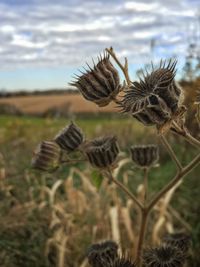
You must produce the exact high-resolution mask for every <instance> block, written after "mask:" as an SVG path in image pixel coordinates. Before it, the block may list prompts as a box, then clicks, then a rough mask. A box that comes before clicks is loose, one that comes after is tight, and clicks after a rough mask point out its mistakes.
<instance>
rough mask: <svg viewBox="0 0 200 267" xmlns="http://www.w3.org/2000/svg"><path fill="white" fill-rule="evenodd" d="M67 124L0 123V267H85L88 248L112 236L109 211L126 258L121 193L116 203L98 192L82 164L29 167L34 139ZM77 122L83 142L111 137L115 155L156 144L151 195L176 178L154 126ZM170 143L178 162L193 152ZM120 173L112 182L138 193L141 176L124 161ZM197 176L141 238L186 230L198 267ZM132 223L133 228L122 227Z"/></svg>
mask: <svg viewBox="0 0 200 267" xmlns="http://www.w3.org/2000/svg"><path fill="white" fill-rule="evenodd" d="M68 123H69V121H67V120H66V119H59V120H56V119H42V118H35V117H28V116H25V117H15V116H1V117H0V148H1V149H0V153H1V154H0V156H1V157H0V198H1V202H0V206H1V222H0V229H1V230H0V266H4V267H18V266H19V267H25V266H26V267H32V266H38V267H45V266H58V267H63V266H71V267H75V266H86V262H85V256H84V255H85V252H86V250H87V247H88V246H89V245H90V244H91V243H92V242H94V241H96V240H99V239H106V238H111V237H113V234H112V230H113V229H112V227H114V226H113V224H114V225H115V223H116V221H113V220H112V216H111V214H113V212H116V210H115V208H116V207H117V210H119V213H118V216H119V218H118V226H120V228H119V229H118V230H119V235H120V240H121V241H120V242H121V246H122V249H126V250H127V251H129V253H131V251H132V248H133V247H134V235H135V233H136V232H137V229H136V228H137V227H136V226H135V224H134V221H135V215H134V214H135V213H134V212H133V210H132V209H131V210H130V207H129V205H128V202H127V200H126V197H125V196H124V195H123V194H122V193H121V192H118V193H119V195H120V196H121V197H120V198H118V197H117V195H116V189H114V188H113V186H110V185H109V184H107V182H106V181H104V182H103V183H102V185H101V186H100V187H99V181H98V179H97V177H98V174H97V173H95V172H94V170H93V169H92V168H91V167H90V166H89V165H88V164H87V163H79V164H74V165H73V166H68V165H65V166H63V167H62V168H60V169H59V170H57V171H56V172H55V173H52V174H45V173H41V172H37V171H34V170H32V169H31V166H30V162H31V158H32V153H33V150H34V149H35V147H36V145H37V144H38V143H39V142H40V141H41V140H49V139H52V138H53V137H54V136H55V134H56V133H57V132H58V131H59V130H60V129H61V128H63V127H64V126H65V125H66V124H68ZM76 123H77V124H78V125H79V126H80V127H81V128H82V129H83V131H84V133H85V135H86V138H87V139H90V138H93V137H95V136H99V135H102V134H103V135H104V134H112V133H115V134H116V133H117V136H118V139H119V144H120V149H121V150H122V151H124V153H122V155H121V157H124V156H125V155H126V156H128V153H129V152H128V147H130V145H132V144H141V143H146V144H148V143H158V145H159V148H160V154H161V156H160V165H161V167H158V168H155V169H153V170H152V172H151V173H150V177H149V184H150V191H149V196H150V197H151V196H152V195H153V194H154V193H155V192H156V191H158V189H159V188H161V187H162V186H163V185H164V184H165V183H166V181H169V180H170V178H171V177H172V176H173V173H175V166H174V163H172V162H171V161H170V158H169V155H168V154H167V152H166V151H165V149H164V148H163V147H162V145H161V144H160V142H158V141H157V140H158V139H157V138H156V134H155V133H156V132H155V129H154V128H148V130H147V128H145V127H144V126H143V125H141V124H139V123H137V122H136V121H135V120H133V119H131V118H127V117H126V116H110V117H108V116H106V115H105V116H101V117H99V118H98V117H95V118H93V117H92V116H91V117H90V118H89V117H87V118H79V116H76ZM169 141H170V143H172V144H173V148H174V149H175V151H176V153H177V154H178V157H179V159H180V160H181V162H182V163H183V164H186V163H187V162H188V161H189V160H190V159H191V158H192V157H193V156H194V155H195V154H197V151H196V149H193V148H191V147H190V146H188V144H187V143H186V142H184V141H179V140H178V139H176V138H175V137H174V136H173V135H170V136H169ZM127 167H128V171H127ZM127 167H126V168H125V167H123V166H122V168H121V169H120V172H119V174H118V175H119V179H122V180H123V181H124V182H126V183H128V184H129V187H130V189H131V190H132V191H133V192H134V193H135V194H137V195H138V194H140V190H139V189H140V184H141V183H142V173H141V172H140V171H137V169H136V168H135V167H134V165H133V164H131V163H130V162H129V163H128V165H127ZM198 173H199V172H198V170H196V171H193V172H192V173H191V174H190V175H189V176H188V177H186V178H185V180H184V182H183V183H182V184H181V186H180V187H179V188H178V189H177V190H176V191H177V192H176V194H177V195H176V196H175V197H172V200H171V202H170V205H169V206H168V208H169V209H170V214H171V215H170V216H168V215H169V213H168V212H167V211H166V212H167V213H166V214H168V215H166V214H165V216H166V218H165V220H164V223H163V225H162V227H161V228H159V231H158V232H156V229H155V228H154V227H153V225H152V224H153V222H154V223H155V224H156V222H158V221H159V219H160V218H161V217H160V216H161V215H160V212H159V207H158V210H157V211H156V212H155V215H154V216H153V217H152V223H151V225H152V226H151V229H154V233H153V235H152V234H151V232H150V231H149V234H148V240H149V242H154V243H157V242H159V240H160V239H159V238H160V237H161V236H162V235H163V234H164V233H165V232H166V231H167V229H168V230H169V229H174V230H176V229H178V230H181V231H185V232H190V234H191V235H192V240H193V249H192V251H191V259H192V262H193V264H192V266H196V267H197V266H199V264H200V261H199V252H198V251H199V249H200V224H199V216H198V211H199V210H200V197H199V186H200V180H199V175H198ZM127 179H128V180H127ZM113 190H114V191H113ZM119 195H118V196H119ZM91 199H93V201H91ZM111 203H113V204H112V205H111ZM129 204H130V203H129ZM127 205H128V206H127ZM128 207H129V208H128ZM105 211H107V214H106V212H105ZM127 216H128V218H127ZM125 218H126V220H125ZM131 220H132V221H133V223H132V228H133V229H132V230H131V229H130V227H128V226H127V223H125V221H126V222H127V221H131ZM63 237H65V238H63ZM127 240H128V241H127Z"/></svg>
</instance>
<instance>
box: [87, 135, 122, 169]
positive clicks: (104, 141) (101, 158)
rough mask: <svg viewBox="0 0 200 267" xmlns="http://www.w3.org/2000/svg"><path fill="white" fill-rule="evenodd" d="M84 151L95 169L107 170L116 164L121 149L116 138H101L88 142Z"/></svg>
mask: <svg viewBox="0 0 200 267" xmlns="http://www.w3.org/2000/svg"><path fill="white" fill-rule="evenodd" d="M84 151H85V153H86V155H87V157H88V160H89V162H90V163H91V164H92V165H93V166H94V167H97V168H107V167H112V166H113V165H114V163H115V162H116V159H117V155H118V153H119V148H118V145H117V139H116V137H115V136H111V137H99V138H96V139H94V140H92V141H90V142H88V144H87V145H86V146H85V150H84Z"/></svg>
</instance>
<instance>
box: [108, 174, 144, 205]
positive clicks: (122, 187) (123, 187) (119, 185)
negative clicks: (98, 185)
mask: <svg viewBox="0 0 200 267" xmlns="http://www.w3.org/2000/svg"><path fill="white" fill-rule="evenodd" d="M105 174H106V176H107V177H108V179H109V180H110V181H112V182H113V183H115V184H116V185H117V186H118V187H119V188H121V189H122V190H123V191H124V192H125V193H126V194H127V195H128V196H129V197H130V198H131V199H132V200H133V202H135V204H136V205H137V206H138V207H139V208H140V210H142V209H143V208H144V207H143V205H142V203H141V202H140V201H139V200H138V199H137V198H136V197H135V196H134V195H133V194H132V193H131V192H130V191H129V190H128V188H127V187H126V186H125V185H123V184H122V183H121V182H120V181H118V180H117V179H115V178H114V177H113V175H112V173H111V171H110V170H108V172H105Z"/></svg>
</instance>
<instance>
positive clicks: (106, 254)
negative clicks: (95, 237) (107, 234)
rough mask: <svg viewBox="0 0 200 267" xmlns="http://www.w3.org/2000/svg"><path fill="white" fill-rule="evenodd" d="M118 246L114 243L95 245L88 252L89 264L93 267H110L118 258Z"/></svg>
mask: <svg viewBox="0 0 200 267" xmlns="http://www.w3.org/2000/svg"><path fill="white" fill-rule="evenodd" d="M117 250H118V245H117V244H116V243H115V242H114V241H105V242H103V243H97V244H93V245H92V246H91V247H90V248H89V249H88V251H87V257H88V262H89V264H90V265H91V266H92V267H110V266H113V265H112V264H114V262H115V261H116V259H117V258H118V253H117Z"/></svg>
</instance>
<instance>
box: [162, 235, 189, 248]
mask: <svg viewBox="0 0 200 267" xmlns="http://www.w3.org/2000/svg"><path fill="white" fill-rule="evenodd" d="M163 242H164V244H166V245H170V246H175V247H177V248H179V249H180V250H181V251H182V252H183V253H187V252H188V250H189V248H190V246H191V236H190V235H188V234H185V233H175V234H168V235H167V236H165V237H164V238H163Z"/></svg>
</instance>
